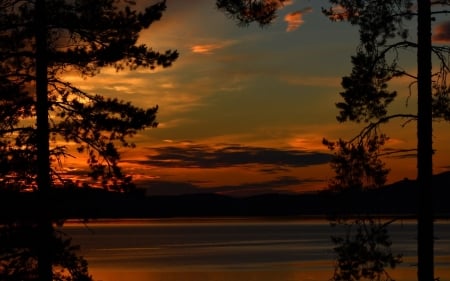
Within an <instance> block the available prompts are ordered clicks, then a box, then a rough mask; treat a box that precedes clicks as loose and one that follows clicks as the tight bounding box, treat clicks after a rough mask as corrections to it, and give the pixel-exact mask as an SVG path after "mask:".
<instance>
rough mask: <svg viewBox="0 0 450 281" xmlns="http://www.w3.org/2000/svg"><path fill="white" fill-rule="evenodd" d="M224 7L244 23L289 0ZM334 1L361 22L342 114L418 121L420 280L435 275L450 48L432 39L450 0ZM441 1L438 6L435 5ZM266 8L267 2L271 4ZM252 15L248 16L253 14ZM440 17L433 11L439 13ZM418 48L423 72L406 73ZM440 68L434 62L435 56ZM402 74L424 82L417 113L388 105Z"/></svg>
mask: <svg viewBox="0 0 450 281" xmlns="http://www.w3.org/2000/svg"><path fill="white" fill-rule="evenodd" d="M218 2H220V5H218V7H219V9H222V10H224V11H225V13H227V14H229V15H230V17H232V18H234V19H236V20H238V22H240V23H244V24H248V23H250V22H252V21H257V22H259V23H260V24H263V25H266V24H267V21H265V20H264V19H266V18H267V17H263V18H262V20H260V19H259V18H258V17H257V16H255V15H259V14H261V13H259V12H258V11H259V10H258V9H257V10H256V13H253V14H252V10H251V9H248V8H247V7H249V6H250V7H251V5H253V4H254V3H258V4H259V6H261V7H265V8H266V9H268V12H267V11H266V12H265V13H263V14H268V15H270V19H273V18H275V16H276V11H277V9H278V7H277V6H276V5H273V6H270V5H268V3H273V2H276V3H282V2H283V1H270V0H266V1H265V0H260V1H251V0H228V1H227V0H223V1H218ZM330 3H331V6H332V7H331V8H329V9H323V12H324V13H325V15H327V16H328V17H330V19H332V20H334V21H348V22H350V23H351V24H352V25H358V26H359V35H360V46H359V48H358V51H357V54H356V55H355V56H353V57H352V64H353V69H352V73H351V75H350V76H347V77H344V78H343V79H342V86H343V88H344V90H345V91H344V92H342V93H341V96H342V97H343V99H344V101H343V102H340V103H338V104H337V105H336V106H337V108H338V109H339V110H340V113H339V116H338V121H339V122H344V121H355V122H358V123H359V122H366V123H368V125H367V127H366V128H365V129H364V130H363V131H365V130H366V129H367V128H378V127H379V125H381V124H384V123H386V122H388V121H389V120H391V119H393V118H407V121H406V122H409V121H410V120H417V163H418V165H417V179H418V184H419V198H418V214H417V220H418V279H419V281H425V280H428V281H429V280H434V265H433V264H434V261H433V210H432V186H431V182H432V171H433V170H432V155H433V147H432V119H433V118H441V119H445V120H449V119H450V118H449V117H450V115H449V113H450V111H449V87H448V85H447V84H446V80H447V76H448V73H449V70H450V68H449V61H448V54H449V53H450V48H448V47H447V46H442V45H432V40H431V39H432V37H431V34H432V25H431V23H432V21H433V20H435V19H436V18H434V17H436V16H439V15H446V14H448V13H449V11H448V10H446V8H447V6H449V5H450V3H449V2H448V1H440V0H436V1H412V0H388V1H376V0H368V1H356V0H330ZM432 7H433V9H432ZM263 10H264V9H263ZM249 13H250V14H251V15H248V14H249ZM432 16H433V18H432ZM413 19H417V34H416V37H415V40H414V39H413V40H411V38H413V36H411V35H410V33H409V30H408V28H407V27H408V23H410V22H412V20H413ZM407 48H416V52H417V57H416V58H417V74H411V73H408V72H406V71H405V70H403V69H402V68H401V66H399V64H398V62H399V61H398V53H399V52H400V51H401V50H402V49H407ZM433 55H434V56H435V57H436V58H437V61H438V63H439V67H438V68H437V69H433V68H432V59H433V58H432V56H433ZM399 76H407V77H410V78H412V79H414V80H415V81H416V83H417V97H418V107H417V115H411V114H401V113H400V114H388V105H389V104H390V103H391V102H392V101H393V100H394V99H395V97H396V92H395V91H389V90H388V83H389V82H390V81H391V80H392V79H394V78H396V77H399Z"/></svg>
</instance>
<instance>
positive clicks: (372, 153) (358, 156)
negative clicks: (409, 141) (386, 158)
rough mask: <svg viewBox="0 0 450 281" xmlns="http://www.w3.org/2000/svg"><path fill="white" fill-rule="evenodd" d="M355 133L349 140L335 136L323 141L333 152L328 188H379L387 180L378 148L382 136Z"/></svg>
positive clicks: (350, 189)
mask: <svg viewBox="0 0 450 281" xmlns="http://www.w3.org/2000/svg"><path fill="white" fill-rule="evenodd" d="M370 133H371V135H370V136H359V137H357V138H355V139H353V140H350V141H344V140H342V139H339V140H338V141H336V142H330V141H328V140H326V139H324V140H323V143H324V144H325V145H326V146H328V148H329V149H330V150H331V151H333V152H334V155H333V157H332V158H331V163H330V165H331V168H332V169H333V170H334V172H335V176H334V178H332V179H331V180H330V183H329V188H330V189H331V190H333V191H337V192H341V191H363V190H365V189H374V188H379V187H382V186H383V185H384V184H385V182H386V179H387V175H388V173H389V169H387V168H386V167H385V164H384V163H383V161H381V159H380V156H379V155H380V147H381V146H382V145H383V144H384V143H385V141H386V136H385V135H382V134H381V135H378V134H373V132H370Z"/></svg>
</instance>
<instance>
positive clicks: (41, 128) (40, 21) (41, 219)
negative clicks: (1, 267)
mask: <svg viewBox="0 0 450 281" xmlns="http://www.w3.org/2000/svg"><path fill="white" fill-rule="evenodd" d="M35 12H36V15H35V26H36V34H35V35H36V119H37V120H36V134H37V135H36V141H37V143H36V147H37V187H38V193H39V195H40V196H39V200H40V202H39V204H38V205H39V206H40V208H39V210H38V212H39V216H38V221H37V224H38V227H37V232H38V233H37V234H38V237H39V245H37V247H38V257H37V258H38V271H39V272H38V273H39V280H42V281H52V279H53V271H52V252H53V251H52V249H51V248H52V247H51V244H52V243H51V242H52V235H53V227H52V222H51V218H50V212H49V209H50V208H49V204H50V202H49V192H50V188H51V179H50V148H49V124H48V121H49V120H48V77H47V68H48V61H47V21H46V18H47V17H46V14H47V11H46V5H45V0H36V7H35Z"/></svg>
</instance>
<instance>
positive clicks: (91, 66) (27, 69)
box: [0, 0, 178, 280]
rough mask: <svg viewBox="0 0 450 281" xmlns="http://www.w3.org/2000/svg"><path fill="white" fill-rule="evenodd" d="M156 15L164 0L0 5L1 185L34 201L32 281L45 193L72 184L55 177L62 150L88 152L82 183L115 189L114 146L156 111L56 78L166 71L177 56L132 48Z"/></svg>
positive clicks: (44, 255)
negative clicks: (109, 70) (71, 146)
mask: <svg viewBox="0 0 450 281" xmlns="http://www.w3.org/2000/svg"><path fill="white" fill-rule="evenodd" d="M164 9H165V1H159V2H157V3H155V4H152V5H149V6H147V7H142V8H141V9H139V8H138V7H137V6H136V3H135V2H134V1H127V0H99V1H87V0H75V1H66V0H35V1H23V0H14V1H13V0H4V1H0V91H1V92H0V117H2V118H3V119H2V122H1V125H0V176H1V181H0V186H1V187H2V188H13V189H16V190H18V191H23V190H36V191H37V192H38V193H39V194H40V208H39V210H38V212H39V216H38V217H39V219H38V220H39V221H38V222H37V225H38V226H37V227H36V229H35V231H36V232H37V237H39V238H40V243H38V248H37V252H38V255H37V257H38V258H37V260H38V265H39V270H38V271H39V277H40V280H51V278H52V267H51V261H52V256H51V255H50V254H49V253H51V252H49V251H48V249H47V248H46V247H47V246H48V245H50V244H51V237H52V235H53V232H54V229H53V227H52V222H51V219H52V215H51V213H50V211H49V208H48V206H49V205H50V204H51V202H49V201H48V198H49V196H48V194H49V192H51V190H52V188H53V187H54V186H56V185H61V186H64V185H66V184H69V185H71V186H73V182H71V180H70V179H67V178H64V177H61V176H60V175H59V174H58V171H57V169H55V165H58V163H61V162H60V160H61V158H63V157H67V156H71V155H72V154H73V153H74V152H72V151H69V150H68V148H67V146H66V145H61V143H62V142H64V141H65V142H67V143H69V142H72V143H76V144H77V145H78V147H77V151H78V152H80V153H86V154H87V158H88V161H87V164H88V165H89V167H90V168H91V172H90V176H91V177H92V178H93V179H95V180H97V181H98V182H99V183H100V184H101V185H102V186H103V187H104V188H106V189H109V190H120V191H123V190H127V189H129V188H132V184H131V181H130V177H128V176H126V175H125V174H123V173H122V171H121V169H120V168H119V166H118V160H119V159H120V155H119V152H118V150H117V144H120V145H123V146H133V144H132V143H129V142H128V140H127V138H128V137H132V136H133V135H134V134H135V133H136V132H137V131H138V130H142V129H144V128H147V127H155V126H156V125H157V122H156V119H155V114H156V112H157V107H156V106H155V107H153V108H149V109H142V108H138V107H135V106H133V105H132V104H130V103H128V102H125V101H121V100H117V99H112V98H104V97H102V96H100V95H97V94H92V93H87V92H84V91H82V90H80V89H78V88H77V87H75V86H74V85H72V84H71V83H69V82H67V81H64V75H63V74H64V73H67V72H78V73H79V74H80V75H81V76H83V77H90V76H94V75H96V74H97V73H98V72H99V71H100V69H101V68H103V67H113V68H115V69H116V70H117V71H121V70H125V69H129V70H135V69H138V68H149V69H153V68H155V67H156V66H162V67H167V66H170V65H171V63H172V62H173V61H174V60H175V59H176V58H177V56H178V53H177V52H176V51H170V50H169V51H166V52H164V53H159V52H156V51H153V50H152V49H151V48H149V47H148V46H146V45H138V44H137V39H138V37H139V33H140V32H141V31H142V30H143V29H145V28H148V27H149V26H150V25H151V24H152V23H153V22H154V21H156V20H159V19H160V18H161V15H162V12H163V11H164Z"/></svg>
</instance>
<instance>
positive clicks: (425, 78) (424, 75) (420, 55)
mask: <svg viewBox="0 0 450 281" xmlns="http://www.w3.org/2000/svg"><path fill="white" fill-rule="evenodd" d="M417 37H418V48H417V64H418V65H417V66H418V67H417V68H418V72H417V76H418V83H417V84H418V122H417V140H418V144H417V180H418V184H419V193H418V195H419V198H418V215H417V224H418V234H417V257H418V271H417V272H418V273H417V275H418V280H419V281H433V280H434V260H433V259H434V257H433V256H434V254H433V198H432V176H433V168H432V163H433V160H432V157H433V147H432V146H433V144H432V106H431V101H432V92H431V71H432V70H431V67H432V65H431V10H430V1H427V0H419V1H418V25H417Z"/></svg>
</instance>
